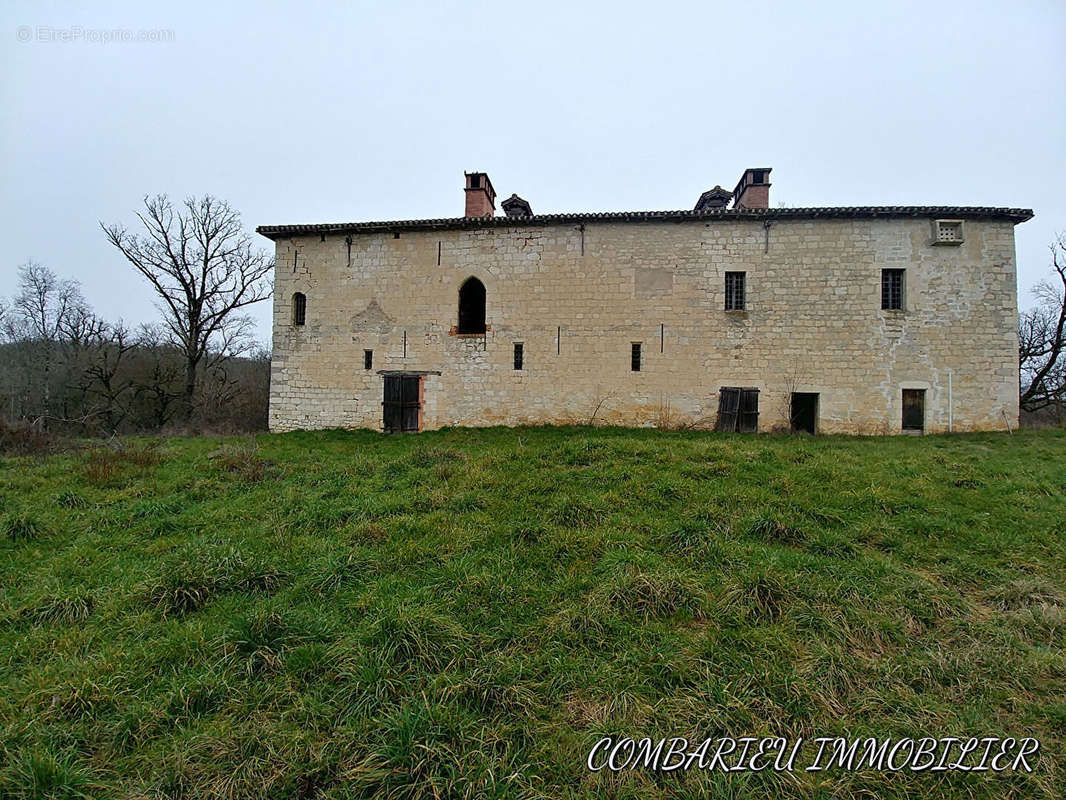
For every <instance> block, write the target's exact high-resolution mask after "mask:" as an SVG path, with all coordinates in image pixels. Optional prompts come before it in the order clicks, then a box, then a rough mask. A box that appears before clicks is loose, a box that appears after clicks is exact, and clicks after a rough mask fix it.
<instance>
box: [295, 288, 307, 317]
mask: <svg viewBox="0 0 1066 800" xmlns="http://www.w3.org/2000/svg"><path fill="white" fill-rule="evenodd" d="M306 319H307V297H306V296H305V295H304V293H303V292H297V293H296V294H294V295H293V296H292V324H293V325H303V324H304V320H306Z"/></svg>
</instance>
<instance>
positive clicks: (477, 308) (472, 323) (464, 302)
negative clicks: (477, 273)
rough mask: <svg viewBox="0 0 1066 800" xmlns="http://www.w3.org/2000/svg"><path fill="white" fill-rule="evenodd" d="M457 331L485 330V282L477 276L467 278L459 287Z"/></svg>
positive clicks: (479, 331)
mask: <svg viewBox="0 0 1066 800" xmlns="http://www.w3.org/2000/svg"><path fill="white" fill-rule="evenodd" d="M458 332H459V333H484V332H485V284H483V283H482V282H481V281H479V280H478V279H477V278H467V279H466V282H465V283H464V284H463V285H462V286H461V287H459V330H458Z"/></svg>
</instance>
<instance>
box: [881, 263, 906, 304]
mask: <svg viewBox="0 0 1066 800" xmlns="http://www.w3.org/2000/svg"><path fill="white" fill-rule="evenodd" d="M903 273H904V270H902V269H883V270H881V308H882V309H883V310H885V311H902V310H903Z"/></svg>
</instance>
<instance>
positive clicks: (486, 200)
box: [463, 172, 496, 217]
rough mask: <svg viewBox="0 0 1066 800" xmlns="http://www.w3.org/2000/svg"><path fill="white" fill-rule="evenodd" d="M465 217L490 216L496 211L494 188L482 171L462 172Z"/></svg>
mask: <svg viewBox="0 0 1066 800" xmlns="http://www.w3.org/2000/svg"><path fill="white" fill-rule="evenodd" d="M463 174H464V175H465V176H466V214H465V216H467V217H491V216H492V215H494V214H495V213H496V190H495V189H493V188H492V181H490V180H489V176H488V175H487V174H486V173H484V172H464V173H463Z"/></svg>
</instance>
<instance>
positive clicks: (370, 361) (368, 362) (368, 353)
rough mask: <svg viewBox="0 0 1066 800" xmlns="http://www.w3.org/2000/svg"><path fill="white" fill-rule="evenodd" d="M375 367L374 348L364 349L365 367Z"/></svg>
mask: <svg viewBox="0 0 1066 800" xmlns="http://www.w3.org/2000/svg"><path fill="white" fill-rule="evenodd" d="M373 368H374V351H373V350H364V351H363V369H373Z"/></svg>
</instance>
